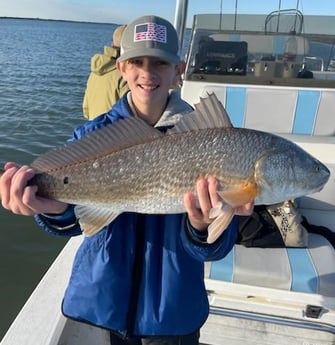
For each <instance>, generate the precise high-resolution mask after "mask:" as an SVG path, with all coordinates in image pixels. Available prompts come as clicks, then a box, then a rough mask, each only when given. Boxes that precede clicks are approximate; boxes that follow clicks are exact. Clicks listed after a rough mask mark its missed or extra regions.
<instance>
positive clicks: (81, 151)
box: [32, 117, 164, 171]
mask: <svg viewBox="0 0 335 345" xmlns="http://www.w3.org/2000/svg"><path fill="white" fill-rule="evenodd" d="M161 136H164V134H163V133H161V132H160V131H159V130H158V129H155V128H153V127H152V126H150V125H148V124H147V123H146V122H145V121H143V120H142V119H140V118H137V117H129V118H126V119H120V120H118V121H117V122H114V123H112V124H109V125H107V126H105V127H102V128H99V129H97V130H95V131H94V132H91V133H88V134H86V135H85V136H84V137H82V138H81V139H79V140H77V141H74V142H69V143H67V144H65V145H64V146H62V147H59V148H56V149H54V150H51V151H48V152H47V153H45V154H43V155H41V156H40V157H38V158H37V159H36V160H35V161H34V162H33V163H32V167H33V168H35V169H37V170H39V171H48V170H52V169H57V168H59V167H62V166H64V165H68V164H72V163H74V162H80V161H84V160H89V159H94V158H98V157H99V156H103V155H106V154H108V153H113V152H116V151H119V150H122V149H125V148H127V147H131V146H134V145H137V144H141V143H144V142H147V141H151V140H154V139H155V138H159V137H161Z"/></svg>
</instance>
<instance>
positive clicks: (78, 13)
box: [0, 0, 335, 26]
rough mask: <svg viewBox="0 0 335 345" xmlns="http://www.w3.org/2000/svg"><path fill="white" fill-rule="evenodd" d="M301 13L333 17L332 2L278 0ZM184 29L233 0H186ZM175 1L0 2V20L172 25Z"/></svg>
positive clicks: (247, 1) (257, 4) (256, 8)
mask: <svg viewBox="0 0 335 345" xmlns="http://www.w3.org/2000/svg"><path fill="white" fill-rule="evenodd" d="M236 1H237V11H238V13H261V14H269V13H270V12H272V11H274V10H277V9H278V7H279V1H278V0H276V1H273V0H236ZM297 1H298V3H299V10H300V11H302V12H303V14H305V15H308V14H319V15H322V14H323V15H335V1H334V0H318V1H315V0H281V1H280V2H281V8H282V9H284V8H285V9H288V8H296V6H297ZM188 2H189V11H188V21H187V26H191V19H192V17H193V14H195V13H218V12H219V11H220V8H221V5H222V11H223V12H224V13H234V11H235V0H207V1H206V0H189V1H188ZM175 4H176V1H175V0H0V17H22V18H41V19H62V20H75V21H88V22H99V23H116V24H124V23H129V22H130V21H132V20H134V19H136V18H137V17H140V16H142V15H148V14H154V15H159V16H161V17H164V18H166V19H168V20H169V21H171V22H172V23H173V22H174V10H175Z"/></svg>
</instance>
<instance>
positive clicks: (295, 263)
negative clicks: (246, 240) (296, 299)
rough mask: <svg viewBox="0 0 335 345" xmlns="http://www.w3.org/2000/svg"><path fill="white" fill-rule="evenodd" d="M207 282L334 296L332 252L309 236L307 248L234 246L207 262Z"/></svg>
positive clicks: (334, 260) (334, 255)
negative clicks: (213, 281) (226, 252)
mask: <svg viewBox="0 0 335 345" xmlns="http://www.w3.org/2000/svg"><path fill="white" fill-rule="evenodd" d="M205 277H206V278H208V279H213V280H219V281H226V282H234V283H239V284H247V285H254V286H259V287H266V288H274V289H282V290H288V291H295V292H303V293H311V294H321V295H323V296H331V297H335V289H334V286H335V250H334V248H333V247H332V245H331V244H330V243H329V242H328V240H327V239H326V238H325V237H323V236H321V235H318V234H313V233H310V234H309V244H308V247H307V248H250V247H248V248H247V247H245V246H243V245H239V244H236V245H235V246H234V248H233V250H232V251H231V252H230V253H229V254H228V255H227V256H226V257H225V258H224V259H222V260H219V261H213V262H207V263H206V265H205Z"/></svg>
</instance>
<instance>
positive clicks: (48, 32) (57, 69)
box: [0, 19, 115, 339]
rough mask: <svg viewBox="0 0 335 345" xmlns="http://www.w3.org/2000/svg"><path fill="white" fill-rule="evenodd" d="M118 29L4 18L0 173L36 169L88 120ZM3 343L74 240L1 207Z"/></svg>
mask: <svg viewBox="0 0 335 345" xmlns="http://www.w3.org/2000/svg"><path fill="white" fill-rule="evenodd" d="M114 29H115V25H113V24H93V23H72V22H58V21H39V20H22V19H21V20H14V19H0V33H1V34H0V47H1V48H0V66H1V69H0V166H2V165H3V163H4V162H6V161H16V162H18V163H20V164H27V163H30V162H31V161H32V160H33V159H34V157H36V156H37V155H39V154H40V153H42V152H45V151H46V150H48V149H49V148H51V147H54V146H57V145H59V144H61V143H64V142H65V140H66V139H67V138H68V137H69V136H70V135H71V133H72V129H73V128H74V127H75V126H76V125H79V124H80V123H82V122H83V121H84V118H83V116H82V110H81V104H82V98H83V94H84V90H85V85H86V80H87V77H88V74H89V67H90V58H91V56H92V55H93V54H94V53H99V52H102V50H103V46H104V45H109V44H110V43H111V37H112V32H113V30H114ZM0 227H1V236H0V277H1V278H0V306H1V309H0V339H1V338H2V337H3V335H4V333H5V331H6V330H7V328H8V326H9V325H10V323H11V322H12V321H13V319H14V318H15V316H16V314H17V313H18V311H19V310H20V308H21V307H22V305H23V304H24V302H25V300H26V299H27V298H28V296H29V294H30V293H31V292H32V290H33V289H34V288H35V286H36V284H37V283H38V281H39V279H40V278H41V277H42V275H43V274H44V272H45V271H46V269H47V268H48V267H49V265H50V264H51V262H52V261H53V260H54V258H55V257H56V255H57V254H58V252H59V251H60V250H61V248H62V247H63V246H64V244H65V243H66V240H67V239H63V238H58V237H55V236H51V235H48V234H46V233H44V232H43V231H42V230H41V229H40V228H39V227H38V226H37V225H36V224H35V222H34V220H33V219H32V218H31V217H23V216H15V215H13V214H11V213H10V212H7V211H5V210H4V209H2V207H0Z"/></svg>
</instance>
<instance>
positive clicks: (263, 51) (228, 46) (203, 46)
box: [185, 27, 335, 87]
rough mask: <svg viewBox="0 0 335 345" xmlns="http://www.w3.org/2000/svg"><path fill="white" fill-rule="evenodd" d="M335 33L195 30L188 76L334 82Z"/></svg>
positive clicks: (268, 81)
mask: <svg viewBox="0 0 335 345" xmlns="http://www.w3.org/2000/svg"><path fill="white" fill-rule="evenodd" d="M334 44H335V35H325V34H302V33H297V32H296V31H294V30H292V31H290V32H287V33H280V32H267V31H265V30H263V31H248V30H226V29H223V30H218V29H208V28H206V29H203V28H196V27H194V28H193V31H192V36H191V43H190V47H189V52H188V58H187V69H186V74H185V79H186V80H204V79H205V80H208V81H211V80H213V81H219V82H224V81H225V80H227V81H229V82H231V83H234V82H236V83H257V84H274V85H276V84H277V85H280V84H284V85H287V84H294V83H299V84H303V83H304V81H308V83H311V82H314V81H315V82H317V81H332V83H331V82H329V85H330V87H334V85H333V84H334V80H335V56H334V55H335V49H334V48H335V47H334Z"/></svg>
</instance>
